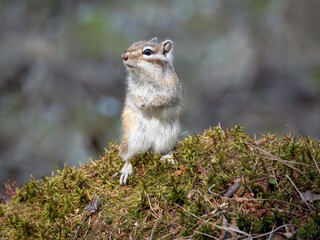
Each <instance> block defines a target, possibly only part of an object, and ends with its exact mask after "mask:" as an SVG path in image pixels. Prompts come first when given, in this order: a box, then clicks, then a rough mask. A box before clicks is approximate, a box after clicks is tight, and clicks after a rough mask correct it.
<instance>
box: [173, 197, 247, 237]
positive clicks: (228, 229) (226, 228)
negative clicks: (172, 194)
mask: <svg viewBox="0 0 320 240" xmlns="http://www.w3.org/2000/svg"><path fill="white" fill-rule="evenodd" d="M175 205H176V206H177V207H179V208H181V209H182V210H183V211H185V212H187V213H189V214H190V215H191V216H193V217H195V218H196V219H198V220H200V221H202V222H205V223H208V224H211V225H212V226H213V227H216V228H219V229H224V230H226V231H231V232H237V233H240V234H242V235H245V236H247V237H249V238H251V235H250V234H249V233H246V232H243V231H240V230H238V229H233V228H229V227H221V226H219V225H216V224H213V223H212V222H209V221H208V220H204V219H202V218H200V217H198V216H197V215H195V214H193V213H192V212H189V211H188V210H187V209H185V208H184V207H182V206H180V205H179V204H176V203H175Z"/></svg>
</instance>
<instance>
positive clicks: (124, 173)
mask: <svg viewBox="0 0 320 240" xmlns="http://www.w3.org/2000/svg"><path fill="white" fill-rule="evenodd" d="M120 172H121V176H120V185H126V184H127V180H128V177H129V176H130V175H132V165H131V163H130V162H129V163H125V165H124V167H123V168H122V169H121V171H120Z"/></svg>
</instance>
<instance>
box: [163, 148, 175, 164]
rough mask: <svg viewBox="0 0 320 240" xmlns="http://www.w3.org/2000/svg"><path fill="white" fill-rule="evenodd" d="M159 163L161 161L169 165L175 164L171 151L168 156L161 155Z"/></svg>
mask: <svg viewBox="0 0 320 240" xmlns="http://www.w3.org/2000/svg"><path fill="white" fill-rule="evenodd" d="M160 161H162V162H165V161H167V162H169V163H171V164H172V165H174V164H176V162H175V161H174V160H173V151H170V152H169V153H168V154H166V155H163V156H162V157H161V158H160Z"/></svg>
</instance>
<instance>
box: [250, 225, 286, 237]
mask: <svg viewBox="0 0 320 240" xmlns="http://www.w3.org/2000/svg"><path fill="white" fill-rule="evenodd" d="M290 225H291V224H284V225H282V226H280V227H277V228H276V229H273V230H272V231H270V232H267V233H263V234H260V235H257V236H253V237H252V239H254V238H260V237H263V236H267V235H269V234H272V233H274V232H276V231H278V230H279V229H280V228H284V227H287V226H290ZM245 239H247V238H245Z"/></svg>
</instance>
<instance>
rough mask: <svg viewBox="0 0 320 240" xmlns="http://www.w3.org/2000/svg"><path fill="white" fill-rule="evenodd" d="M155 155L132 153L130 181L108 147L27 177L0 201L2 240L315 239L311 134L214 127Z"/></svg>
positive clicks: (318, 156)
mask: <svg viewBox="0 0 320 240" xmlns="http://www.w3.org/2000/svg"><path fill="white" fill-rule="evenodd" d="M160 158H161V156H158V155H151V154H148V153H147V154H145V155H144V156H138V157H136V158H135V159H133V160H132V164H133V166H134V169H135V173H134V175H133V176H131V177H130V179H129V180H130V182H129V185H128V186H119V179H117V177H115V173H117V172H119V170H120V169H121V167H122V165H123V163H122V162H121V160H120V158H119V156H118V146H117V145H116V144H114V143H111V144H110V149H109V150H106V151H105V153H104V154H103V156H101V158H100V159H99V160H96V161H89V162H88V164H87V165H84V166H81V167H80V168H76V167H67V166H65V167H64V169H62V170H56V173H53V174H52V176H51V177H43V178H42V180H37V181H36V180H34V179H33V178H31V180H30V181H29V182H28V183H26V185H25V186H24V187H22V188H20V189H19V188H17V189H16V192H15V195H14V196H13V197H12V198H11V199H10V200H8V201H6V202H5V203H2V204H1V205H0V237H1V239H35V238H39V239H83V238H85V239H177V238H178V239H210V238H213V239H215V238H216V239H217V238H220V239H228V238H260V239H268V238H269V239H272V237H273V238H276V237H278V239H287V238H296V239H299V238H302V239H306V238H308V239H319V238H320V216H319V201H318V197H319V196H318V195H317V193H319V192H320V190H319V189H320V169H319V165H320V142H319V141H318V140H316V139H311V138H309V137H305V138H302V137H300V138H299V139H297V138H295V137H293V136H292V135H285V136H283V137H281V138H278V137H277V136H276V135H267V136H264V135H262V136H259V138H252V137H250V136H248V135H246V134H245V133H244V131H243V129H242V128H241V127H239V126H236V127H235V128H232V129H226V130H223V129H221V128H220V127H216V128H214V129H209V130H206V131H205V132H204V133H203V134H202V135H197V134H194V135H193V136H189V137H187V138H186V139H184V140H183V141H182V142H180V143H179V144H178V145H177V146H176V149H175V151H174V154H173V157H172V159H169V160H166V161H161V160H160ZM271 235H272V236H271ZM270 236H271V237H270Z"/></svg>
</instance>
